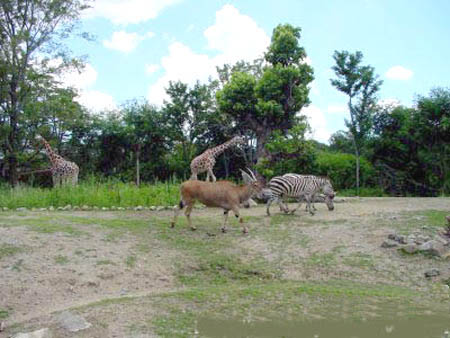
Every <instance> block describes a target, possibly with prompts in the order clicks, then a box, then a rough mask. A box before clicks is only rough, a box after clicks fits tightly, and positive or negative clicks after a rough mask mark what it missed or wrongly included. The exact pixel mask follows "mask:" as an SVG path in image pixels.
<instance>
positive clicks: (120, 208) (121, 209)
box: [117, 207, 125, 211]
mask: <svg viewBox="0 0 450 338" xmlns="http://www.w3.org/2000/svg"><path fill="white" fill-rule="evenodd" d="M117 210H119V211H124V210H125V208H122V207H117Z"/></svg>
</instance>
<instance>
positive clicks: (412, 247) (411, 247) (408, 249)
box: [401, 244, 419, 255]
mask: <svg viewBox="0 0 450 338" xmlns="http://www.w3.org/2000/svg"><path fill="white" fill-rule="evenodd" d="M401 250H402V251H403V252H406V253H408V254H411V255H412V254H415V253H416V252H418V251H419V249H418V248H417V245H415V244H407V245H405V246H404V247H402V248H401Z"/></svg>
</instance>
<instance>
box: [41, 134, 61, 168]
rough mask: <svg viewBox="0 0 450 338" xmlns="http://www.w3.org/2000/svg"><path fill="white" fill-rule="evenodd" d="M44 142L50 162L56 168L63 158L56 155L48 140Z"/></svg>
mask: <svg viewBox="0 0 450 338" xmlns="http://www.w3.org/2000/svg"><path fill="white" fill-rule="evenodd" d="M42 142H43V143H44V147H45V152H46V153H47V156H48V158H49V159H50V162H52V165H53V166H56V164H57V160H59V159H60V158H61V156H59V155H58V154H56V153H55V152H54V151H53V149H52V147H51V146H50V144H49V143H48V142H47V141H46V140H42Z"/></svg>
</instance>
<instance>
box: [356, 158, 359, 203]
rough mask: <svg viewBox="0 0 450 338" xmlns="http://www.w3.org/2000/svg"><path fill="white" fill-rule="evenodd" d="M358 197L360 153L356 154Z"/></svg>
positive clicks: (357, 187) (357, 189)
mask: <svg viewBox="0 0 450 338" xmlns="http://www.w3.org/2000/svg"><path fill="white" fill-rule="evenodd" d="M356 195H357V196H359V153H358V152H356Z"/></svg>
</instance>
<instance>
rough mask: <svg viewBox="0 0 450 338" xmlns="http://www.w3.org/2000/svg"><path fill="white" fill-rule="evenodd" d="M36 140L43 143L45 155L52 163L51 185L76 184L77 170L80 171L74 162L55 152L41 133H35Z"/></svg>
mask: <svg viewBox="0 0 450 338" xmlns="http://www.w3.org/2000/svg"><path fill="white" fill-rule="evenodd" d="M36 140H37V141H40V142H42V143H43V144H44V147H45V151H46V153H47V156H48V157H49V159H50V162H51V163H52V167H51V168H50V171H51V173H52V179H53V186H54V187H57V186H60V185H61V186H62V185H64V184H67V183H70V184H72V185H76V184H77V182H78V172H79V171H80V169H79V168H78V166H77V165H76V163H74V162H70V161H67V160H65V159H64V158H63V157H62V156H60V155H58V154H57V153H55V152H54V151H53V149H52V147H51V146H50V144H49V143H48V142H47V141H46V140H45V139H44V138H43V137H42V136H41V135H36Z"/></svg>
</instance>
